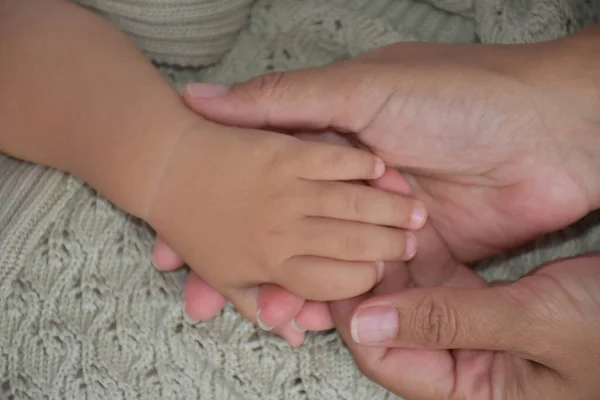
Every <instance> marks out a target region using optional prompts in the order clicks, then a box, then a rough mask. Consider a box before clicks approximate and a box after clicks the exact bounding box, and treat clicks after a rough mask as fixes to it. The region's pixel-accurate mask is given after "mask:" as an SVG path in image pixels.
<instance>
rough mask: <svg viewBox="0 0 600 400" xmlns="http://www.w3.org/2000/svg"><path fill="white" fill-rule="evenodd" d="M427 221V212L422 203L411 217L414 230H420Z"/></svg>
mask: <svg viewBox="0 0 600 400" xmlns="http://www.w3.org/2000/svg"><path fill="white" fill-rule="evenodd" d="M425 219H427V211H426V210H425V206H424V205H423V204H422V203H419V205H417V207H415V209H414V210H413V212H412V214H411V215H410V224H411V226H412V228H413V229H419V228H421V227H422V226H423V225H425Z"/></svg>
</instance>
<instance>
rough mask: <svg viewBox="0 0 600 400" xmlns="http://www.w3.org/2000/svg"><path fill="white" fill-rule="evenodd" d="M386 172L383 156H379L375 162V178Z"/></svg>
mask: <svg viewBox="0 0 600 400" xmlns="http://www.w3.org/2000/svg"><path fill="white" fill-rule="evenodd" d="M383 174H385V163H384V162H383V160H382V159H381V158H377V161H376V162H375V178H379V177H381V176H383Z"/></svg>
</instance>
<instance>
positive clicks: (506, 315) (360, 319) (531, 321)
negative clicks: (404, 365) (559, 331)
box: [351, 286, 551, 356]
mask: <svg viewBox="0 0 600 400" xmlns="http://www.w3.org/2000/svg"><path fill="white" fill-rule="evenodd" d="M525 299H526V300H525ZM540 302H542V303H540ZM543 307H544V306H543V299H540V298H539V297H537V296H531V295H526V294H525V295H523V293H519V289H517V288H516V287H513V286H504V287H490V288H484V289H464V288H450V287H437V288H415V289H409V290H406V291H403V292H400V293H394V294H389V295H384V296H379V297H375V298H372V299H369V300H367V301H365V302H364V303H362V304H361V305H360V306H359V307H358V308H357V309H356V311H355V312H354V315H353V317H352V321H351V333H352V337H353V339H354V341H355V342H357V343H362V344H368V345H382V346H387V347H404V348H420V349H483V350H493V351H508V352H513V353H520V354H530V355H532V356H535V355H536V348H539V346H538V344H539V343H540V342H543V341H544V338H545V337H546V336H547V335H548V333H547V332H548V329H549V328H551V327H548V326H547V323H546V322H545V321H546V319H545V318H544V317H540V314H539V310H541V309H543ZM550 331H551V329H550Z"/></svg>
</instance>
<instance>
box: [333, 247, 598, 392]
mask: <svg viewBox="0 0 600 400" xmlns="http://www.w3.org/2000/svg"><path fill="white" fill-rule="evenodd" d="M413 270H414V269H413ZM461 281H462V280H461V279H458V280H455V281H454V282H453V283H454V285H453V286H457V285H458V286H463V285H461ZM384 282H391V284H389V285H387V286H386V287H382V288H378V289H377V292H376V294H379V296H376V297H372V298H370V299H368V300H366V301H364V299H365V297H364V296H363V297H361V298H356V299H352V300H345V301H341V302H334V303H332V306H331V308H332V313H333V318H334V321H335V322H336V326H337V327H338V330H339V332H340V334H341V335H342V337H343V339H344V341H345V342H346V344H347V345H348V347H349V349H350V350H351V352H352V354H353V356H354V358H355V360H356V362H357V364H358V366H359V367H360V368H361V370H362V371H363V372H364V373H365V375H367V376H368V377H369V378H371V379H373V380H374V381H376V382H378V383H379V384H381V385H382V386H384V387H385V388H387V389H388V390H390V391H392V392H394V393H396V394H398V395H399V396H402V397H403V398H405V399H406V400H429V399H432V400H433V399H436V400H437V399H448V400H459V399H474V400H480V399H481V400H488V399H511V400H536V399H540V400H541V399H544V400H546V399H581V400H588V399H589V400H592V399H596V398H598V392H599V391H600V383H599V381H598V375H599V374H600V363H599V361H600V336H599V335H598V330H599V329H600V314H599V313H598V310H599V309H600V255H598V254H596V255H590V256H585V257H581V258H575V259H570V260H566V261H559V262H555V263H552V264H549V265H547V266H545V267H543V268H541V269H539V270H537V271H536V272H534V273H532V274H530V275H528V276H526V277H524V278H522V279H520V280H518V281H517V282H515V283H513V284H510V285H507V286H498V287H486V288H484V287H481V285H479V286H480V287H479V288H477V285H474V286H473V285H471V286H470V288H457V287H438V288H421V287H415V288H411V289H405V288H406V287H407V286H411V284H414V282H406V278H404V277H402V276H400V279H397V280H396V283H394V281H393V280H384ZM412 286H414V285H412ZM417 286H418V285H417ZM399 289H404V290H402V291H399ZM357 342H360V344H359V343H357Z"/></svg>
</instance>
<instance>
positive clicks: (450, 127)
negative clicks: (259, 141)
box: [186, 28, 599, 308]
mask: <svg viewBox="0 0 600 400" xmlns="http://www.w3.org/2000/svg"><path fill="white" fill-rule="evenodd" d="M597 31H598V29H597V28H592V29H588V30H587V31H584V32H582V33H580V34H577V35H574V36H573V37H572V38H569V39H563V40H560V41H555V42H548V43H542V44H532V45H515V46H484V45H475V46H462V45H461V46H458V45H438V44H422V43H402V44H396V45H392V46H387V47H384V48H381V49H379V50H376V51H374V52H371V53H369V54H366V55H365V56H363V57H359V58H358V59H354V60H349V61H344V62H341V63H337V64H334V65H331V66H327V67H321V68H313V69H307V70H301V71H295V72H290V73H285V74H271V75H266V76H264V77H260V78H257V79H254V80H251V81H250V82H247V83H243V84H239V85H236V86H234V88H233V89H232V90H229V91H226V90H224V88H222V87H214V86H206V85H201V86H191V87H190V88H189V90H188V91H187V92H186V101H187V103H188V105H189V106H190V107H192V108H193V109H195V110H196V111H198V112H201V113H202V114H203V115H205V116H207V117H208V118H211V119H213V120H216V121H219V122H223V123H228V124H237V125H243V126H273V127H276V128H280V129H281V128H285V129H293V128H302V129H310V128H312V129H323V128H326V127H330V128H333V129H337V130H338V131H342V132H353V133H355V134H356V135H357V136H358V138H359V139H360V140H361V141H362V142H363V143H364V144H365V145H367V146H368V147H370V148H371V149H373V150H374V151H375V152H376V153H378V154H379V155H381V156H383V157H384V159H385V160H386V162H388V163H390V164H392V165H394V166H397V167H400V168H403V169H404V170H407V171H410V172H411V175H410V176H409V179H410V181H411V183H412V186H413V190H414V192H415V194H416V195H417V197H419V198H420V199H421V200H423V201H424V202H425V203H426V206H427V208H428V211H429V221H430V223H431V225H432V228H433V229H432V230H433V231H434V232H435V235H436V236H438V237H439V240H441V241H442V242H443V243H444V244H445V245H447V246H448V252H449V253H450V254H451V255H452V256H453V257H450V258H448V259H452V260H453V261H452V262H450V261H449V262H447V263H446V264H444V263H443V262H437V263H436V264H431V265H429V266H428V270H429V272H428V273H427V274H425V275H424V277H425V278H426V279H425V278H418V277H416V279H421V281H419V282H417V283H418V284H425V285H429V284H435V282H443V281H445V279H446V278H444V277H447V276H451V275H452V274H453V272H452V271H454V263H455V262H456V260H459V261H461V262H470V261H474V260H477V259H480V258H483V257H486V256H489V255H491V254H493V253H495V252H497V251H500V250H502V249H506V248H509V247H513V246H515V245H518V244H521V243H523V242H526V241H528V240H530V239H533V238H535V237H537V236H539V235H541V234H544V233H547V232H551V231H555V230H558V229H560V228H562V227H564V226H566V225H568V224H570V223H572V222H574V221H575V220H577V219H578V218H580V217H581V216H583V215H585V214H586V213H587V212H588V211H590V210H591V209H595V208H597V206H598V197H599V196H598V192H599V190H598V182H597V180H596V179H594V178H593V176H594V174H595V173H596V172H597V170H598V166H597V165H594V164H595V163H597V161H596V160H595V158H594V149H597V148H598V143H597V142H598V135H597V134H596V132H597V129H598V125H599V121H598V118H597V117H596V115H597V114H596V110H597V109H598V108H599V106H598V101H597V99H596V98H595V97H594V96H595V94H594V93H596V92H595V90H593V87H594V86H593V85H596V86H595V87H598V86H597V85H598V83H597V82H598V81H597V79H598V77H593V76H591V75H590V73H589V71H594V70H595V65H596V64H597V63H598V60H597V59H595V58H594V57H593V56H591V54H598V53H597V52H595V53H594V52H593V51H591V50H592V49H593V48H594V46H597V44H595V41H594V40H590V39H593V38H594V37H597V35H598V33H597ZM561 79H562V80H561ZM590 88H592V89H591V90H590ZM218 94H220V95H219V96H215V95H218ZM594 135H596V137H594ZM382 184H384V185H385V182H382ZM419 243H420V246H421V250H420V251H421V252H423V240H422V239H420V240H419ZM413 264H414V265H418V263H416V260H415V263H413ZM433 276H437V277H436V278H435V279H433V278H431V279H430V277H433ZM430 280H432V282H430ZM433 281H435V282H433ZM215 308H216V307H215Z"/></svg>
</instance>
